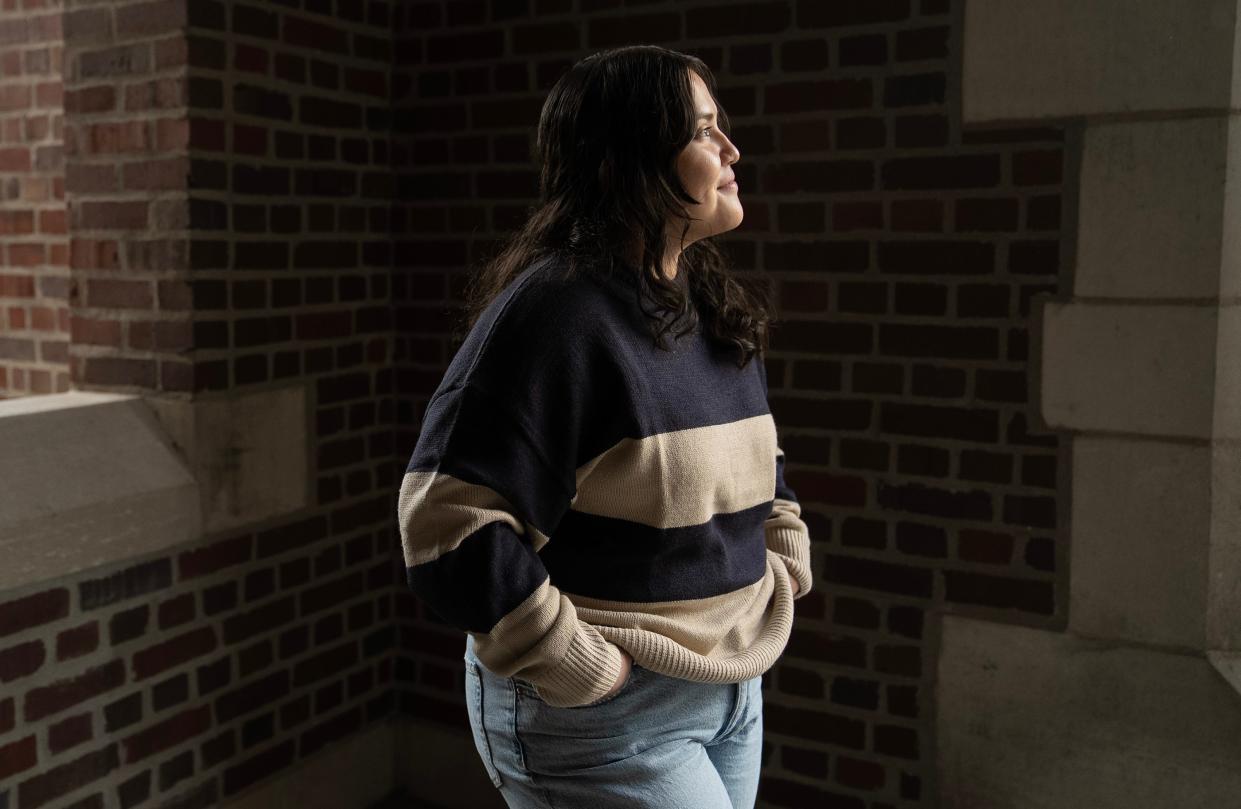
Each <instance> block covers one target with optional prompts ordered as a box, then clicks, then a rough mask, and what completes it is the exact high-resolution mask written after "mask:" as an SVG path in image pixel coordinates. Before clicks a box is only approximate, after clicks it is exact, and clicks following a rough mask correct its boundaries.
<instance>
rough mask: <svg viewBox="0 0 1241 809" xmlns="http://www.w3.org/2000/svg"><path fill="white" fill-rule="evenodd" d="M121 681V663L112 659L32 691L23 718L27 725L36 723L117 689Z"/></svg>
mask: <svg viewBox="0 0 1241 809" xmlns="http://www.w3.org/2000/svg"><path fill="white" fill-rule="evenodd" d="M124 681H125V665H124V663H122V662H121V661H120V660H111V661H109V662H107V663H104V664H102V665H99V666H95V667H93V668H89V669H87V670H86V671H85V672H83V673H82V674H79V675H78V676H76V677H69V678H66V679H62V680H58V681H56V682H54V683H52V684H51V685H46V686H43V687H40V688H34V689H31V690H30V691H29V692H28V693H27V694H26V699H25V705H24V710H23V718H24V719H25V721H27V722H35V721H38V720H39V719H42V718H43V717H45V716H51V715H52V714H55V713H59V712H60V711H63V710H65V709H67V708H71V707H73V706H74V705H78V704H81V703H83V702H85V701H87V700H88V699H92V698H94V697H96V696H99V695H100V694H105V693H107V692H108V691H111V690H112V689H114V688H118V687H120V686H121V684H122V683H124Z"/></svg>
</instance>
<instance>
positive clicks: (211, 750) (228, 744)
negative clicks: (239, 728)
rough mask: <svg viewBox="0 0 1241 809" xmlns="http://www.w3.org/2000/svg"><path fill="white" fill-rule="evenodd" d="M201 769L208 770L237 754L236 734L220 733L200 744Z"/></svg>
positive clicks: (230, 731) (229, 731)
mask: <svg viewBox="0 0 1241 809" xmlns="http://www.w3.org/2000/svg"><path fill="white" fill-rule="evenodd" d="M200 751H201V753H202V768H204V769H210V768H212V767H215V766H216V764H218V763H220V762H222V761H227V759H230V758H232V757H233V754H236V752H237V742H236V733H235V732H233V731H232V730H228V731H225V732H223V733H220V735H218V736H215V737H212V738H210V740H207V741H206V742H204V743H202V747H201V748H200Z"/></svg>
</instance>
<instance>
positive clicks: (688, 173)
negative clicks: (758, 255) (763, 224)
mask: <svg viewBox="0 0 1241 809" xmlns="http://www.w3.org/2000/svg"><path fill="white" fill-rule="evenodd" d="M690 81H691V83H692V84H693V88H694V107H695V115H700V116H701V117H699V118H698V124H697V129H696V130H695V133H694V137H693V139H692V140H691V141H690V142H689V143H688V144H686V146H685V148H684V149H682V150H681V153H680V154H679V155H677V162H676V168H677V175H678V176H679V177H680V178H681V184H682V185H683V186H685V190H686V191H688V192H689V195H690V196H691V197H693V198H694V199H696V200H698V204H696V205H687V206H686V210H687V211H689V215H690V216H691V217H693V219H692V221H691V222H690V226H689V232H688V233H686V234H685V244H686V245H689V244H690V243H691V242H694V241H697V240H698V239H702V238H705V237H707V236H714V235H715V234H717V233H723V232H725V231H728V230H732V229H733V228H735V227H737V225H740V224H741V220H742V218H743V217H744V216H745V212H744V211H743V210H742V209H741V198H740V196H739V193H738V188H737V185H736V183H735V181H734V177H733V170H732V165H733V163H736V162H737V161H738V160H740V159H741V152H739V151H738V150H737V147H736V146H734V145H733V143H732V141H730V140H729V139H728V137H727V136H726V135H725V134H724V133H723V131H721V130H720V128H719V126H718V125H717V124H718V122H717V121H716V119H715V115H716V112H717V110H716V106H715V102H714V101H713V100H712V99H711V92H710V91H709V90H708V89H707V85H706V83H705V82H703V80H702V77H701V76H699V75H698V74H697V73H695V72H693V71H690ZM683 227H684V223H682V222H674V223H670V227H669V237H670V240H671V244H672V246H673V247H676V246H677V245H678V243H679V240H680V238H681V229H682V228H683Z"/></svg>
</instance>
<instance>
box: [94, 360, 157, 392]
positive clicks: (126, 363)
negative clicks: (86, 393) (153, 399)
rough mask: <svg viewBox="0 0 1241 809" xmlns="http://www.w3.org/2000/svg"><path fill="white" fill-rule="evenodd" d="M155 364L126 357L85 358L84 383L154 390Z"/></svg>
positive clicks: (150, 361)
mask: <svg viewBox="0 0 1241 809" xmlns="http://www.w3.org/2000/svg"><path fill="white" fill-rule="evenodd" d="M155 367H156V366H155V362H154V361H152V360H139V359H129V358H124V357H83V358H82V375H81V378H82V380H83V381H84V382H86V383H88V384H92V385H125V386H133V387H139V388H144V389H147V390H153V389H154V388H155V378H156V377H155Z"/></svg>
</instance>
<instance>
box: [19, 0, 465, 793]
mask: <svg viewBox="0 0 1241 809" xmlns="http://www.w3.org/2000/svg"><path fill="white" fill-rule="evenodd" d="M334 6H335V4H332V3H323V2H316V0H306V1H305V2H296V3H285V4H272V3H263V2H254V3H241V2H229V3H221V2H214V0H173V2H163V1H161V0H157V2H146V1H145V0H139V1H138V2H106V3H100V2H93V1H92V2H87V1H86V0H70V2H69V3H68V7H67V8H66V10H65V14H64V17H63V26H64V31H65V38H66V53H67V59H66V61H65V65H66V77H67V79H66V84H67V93H66V98H65V119H66V147H67V148H66V152H67V155H68V157H67V161H66V168H65V173H66V175H67V179H68V182H67V186H68V196H69V202H70V209H71V211H72V244H73V250H72V260H71V263H72V273H73V281H74V284H73V286H74V290H75V292H74V294H73V296H72V299H73V317H72V338H73V342H72V346H71V350H70V352H69V353H70V354H71V356H72V360H73V374H74V376H73V381H74V385H75V386H76V387H82V388H88V389H94V390H109V391H120V392H134V393H140V394H143V395H147V396H175V397H181V398H206V397H212V398H228V397H232V396H239V395H244V394H245V393H247V392H249V391H251V390H257V389H262V388H266V387H277V386H285V385H291V384H295V385H303V384H304V385H306V386H307V390H308V392H309V395H310V398H311V401H310V406H311V408H312V410H311V414H312V415H311V421H310V424H311V430H312V434H311V435H310V436H308V440H309V442H310V448H311V459H312V462H311V470H312V475H313V478H312V480H313V484H312V489H313V496H312V504H311V506H310V507H308V508H306V509H304V510H302V511H300V512H297V513H292V514H287V515H283V516H282V517H280V518H278V519H273V520H269V521H266V522H265V523H263V524H262V525H257V526H247V527H245V528H243V529H238V530H232V531H229V532H228V533H227V534H220V535H212V536H209V537H206V538H204V539H203V540H202V541H201V542H198V543H195V545H194V546H193V547H187V548H178V549H174V550H173V551H170V552H168V553H166V554H162V555H158V556H155V557H153V558H147V559H142V560H129V561H127V562H123V563H115V564H110V565H108V566H106V567H103V568H99V569H95V570H91V571H89V572H88V573H84V574H79V575H75V576H72V577H70V578H68V579H65V580H59V581H53V582H45V583H40V584H37V585H35V584H32V585H31V586H30V587H27V588H23V589H21V590H20V591H12V592H6V593H0V807H4V806H11V807H15V808H20V809H25V807H33V806H47V807H48V809H61V808H62V807H69V806H103V805H107V806H118V807H131V806H139V805H141V806H165V805H174V803H175V805H178V806H207V805H216V804H217V803H218V802H222V801H225V800H228V799H230V798H233V797H235V796H237V795H239V794H241V793H242V792H243V791H245V790H247V789H251V788H254V787H255V786H257V785H258V784H260V783H261V782H262V781H263V780H264V779H267V778H269V777H271V776H273V775H275V774H278V773H280V772H281V771H284V770H286V769H287V768H289V767H292V766H295V765H296V764H298V763H300V762H302V761H304V760H305V759H306V758H308V757H310V756H312V755H314V754H316V753H317V752H319V751H321V750H322V749H323V748H324V747H325V746H326V745H328V744H330V743H332V742H333V741H336V740H338V739H341V738H343V737H345V736H348V735H350V734H352V733H355V732H357V731H359V730H361V729H363V728H365V727H367V726H368V725H371V724H373V723H375V722H380V721H383V720H385V719H386V718H389V717H390V716H391V715H392V713H393V711H394V709H395V707H396V699H395V697H396V692H395V689H394V684H393V675H394V665H393V659H394V655H395V649H396V637H397V626H396V622H395V621H394V616H393V602H394V597H395V594H396V593H397V592H398V590H399V589H400V587H401V580H400V578H399V571H400V567H399V563H400V546H399V540H398V538H397V534H396V533H395V526H394V524H393V519H394V514H395V509H396V501H395V485H396V481H397V479H398V476H399V473H400V471H401V470H402V469H403V468H404V459H398V458H397V456H396V454H395V448H394V443H395V442H394V440H393V437H392V429H393V428H392V422H393V419H394V413H395V408H394V406H393V395H392V377H393V371H392V367H391V360H390V354H391V348H390V346H391V339H392V338H391V317H390V302H389V287H390V278H391V274H392V271H391V258H390V257H391V247H390V245H391V238H390V236H389V232H388V228H389V226H388V209H389V206H390V199H391V187H392V179H391V172H390V170H389V168H388V161H389V147H388V142H387V141H388V137H389V135H388V118H389V104H388V100H387V96H388V79H389V74H390V69H389V64H390V61H391V59H392V53H391V46H390V42H391V35H390V24H391V20H390V17H389V16H388V7H387V4H386V3H381V2H372V3H367V4H361V5H358V6H353V5H350V7H349V8H347V9H346V8H342V9H341V12H340V14H339V16H338V15H336V14H335V13H334ZM290 472H291V473H300V470H290ZM462 716H464V710H463V711H462Z"/></svg>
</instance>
